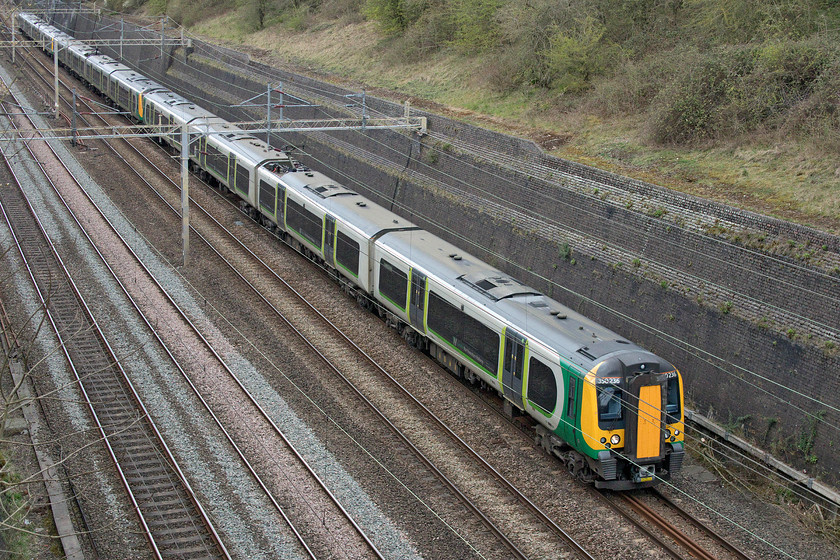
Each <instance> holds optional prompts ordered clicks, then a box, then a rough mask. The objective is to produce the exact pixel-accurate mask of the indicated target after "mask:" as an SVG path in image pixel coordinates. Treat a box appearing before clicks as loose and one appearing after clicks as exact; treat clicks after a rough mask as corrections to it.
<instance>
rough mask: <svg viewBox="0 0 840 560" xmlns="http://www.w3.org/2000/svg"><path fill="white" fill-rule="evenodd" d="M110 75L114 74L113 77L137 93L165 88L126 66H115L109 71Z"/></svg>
mask: <svg viewBox="0 0 840 560" xmlns="http://www.w3.org/2000/svg"><path fill="white" fill-rule="evenodd" d="M115 62H116V61H115ZM118 64H119V63H118ZM111 75H116V76H115V77H116V78H117V79H119V81H120V82H121V83H123V84H125V85H126V86H127V87H129V88H131V89H132V90H134V91H136V92H137V93H145V92H147V91H151V90H159V89H165V88H164V87H163V86H162V85H160V84H159V83H157V82H156V81H154V80H152V79H151V78H147V77H146V76H144V75H143V74H140V73H139V72H135V71H134V70H132V69H130V68H128V67H126V68H124V69H123V68H117V69H115V70H114V71H113V72H111Z"/></svg>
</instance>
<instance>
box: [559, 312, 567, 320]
mask: <svg viewBox="0 0 840 560" xmlns="http://www.w3.org/2000/svg"><path fill="white" fill-rule="evenodd" d="M557 318H558V319H565V318H566V314H565V313H558V314H557Z"/></svg>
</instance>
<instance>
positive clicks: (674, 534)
mask: <svg viewBox="0 0 840 560" xmlns="http://www.w3.org/2000/svg"><path fill="white" fill-rule="evenodd" d="M128 144H129V145H130V144H131V143H128ZM132 148H133V146H132ZM133 149H135V148H133ZM138 153H139V152H138ZM172 184H173V186H176V187H177V185H176V182H174V181H173V182H172ZM193 207H194V208H195V207H196V206H195V205H194V206H193ZM202 211H203V209H202ZM173 212H176V213H177V210H176V209H175V208H173ZM208 216H209V214H208ZM218 227H220V228H221V225H220V224H219V225H218ZM227 233H228V234H229V235H230V238H231V239H233V240H236V241H237V242H238V240H237V239H236V236H234V235H233V234H231V233H230V232H227ZM254 256H255V255H254ZM255 257H256V256H255ZM258 260H259V259H258ZM231 267H232V268H233V267H234V265H232V264H231ZM268 271H269V268H268V267H266V268H265V269H264V272H268ZM281 281H282V280H281ZM255 292H257V293H259V289H258V288H255ZM302 299H304V298H302ZM267 303H268V302H267ZM316 313H318V314H319V315H322V314H321V313H320V312H317V311H316ZM322 317H323V315H322ZM324 320H325V321H327V322H329V321H328V320H327V319H326V318H325V317H324ZM332 328H334V329H336V330H337V328H336V327H335V326H334V325H332ZM341 336H345V335H343V334H342V335H341ZM348 340H349V338H348ZM377 367H378V366H377ZM380 369H381V368H380ZM381 373H382V374H385V375H387V372H384V370H383V371H382V372H381ZM348 383H350V382H349V381H348ZM394 383H396V384H397V385H399V384H398V383H397V382H396V380H394ZM418 405H419V406H420V407H422V404H419V403H418ZM438 421H439V420H438ZM452 435H453V436H454V434H452ZM454 438H457V436H454ZM488 470H490V471H492V470H494V469H493V468H492V467H489V465H488ZM444 476H445V475H444ZM525 499H526V500H527V498H525ZM623 499H626V500H627V501H626V502H625V506H626V508H630V509H632V510H633V511H635V512H636V513H637V514H641V513H642V512H650V511H652V510H651V508H650V507H648V506H647V505H645V504H644V503H642V502H641V501H639V500H636V499H635V498H629V497H628V498H623ZM663 499H664V498H663ZM534 507H535V506H534ZM537 509H538V508H537ZM535 514H536V515H537V516H539V513H538V512H535ZM646 515H647V514H646ZM682 515H683V517H686V516H687V515H688V514H685V513H684V512H683V514H682ZM628 517H629V516H628ZM657 518H658V519H660V520H664V518H663V516H662V515H659V514H656V513H651V514H650V515H649V519H650V520H655V519H657ZM694 523H697V522H694ZM696 527H697V528H698V530H699V529H701V527H702V525H696ZM662 530H663V531H665V533H666V534H667V535H668V537H667V538H670V539H673V540H674V541H676V542H677V543H678V544H677V548H676V549H675V548H674V547H673V546H672V545H670V544H668V543H667V542H666V541H665V540H664V539H662V537H651V538H654V539H655V540H657V542H659V543H660V545H661V546H663V548H664V549H666V550H669V554H671V555H672V556H674V557H675V558H683V557H694V558H720V557H721V556H715V555H714V554H715V553H709V552H706V551H705V550H704V549H703V547H702V546H700V545H698V544H696V543H694V542H693V541H692V539H691V538H690V537H687V536H685V535H684V534H682V532H681V531H680V530H679V529H674V528H670V529H662ZM702 530H703V531H706V532H709V530H708V529H705V528H703V529H702ZM709 534H714V533H713V531H712V532H709ZM717 539H718V541H719V543H720V544H719V546H720V547H721V549H723V550H725V551H727V552H728V553H729V554H731V555H732V557H733V558H748V557H747V556H745V555H743V553H740V552H739V551H738V550H737V549H735V548H734V547H732V546H731V545H728V544H727V543H726V541H725V540H723V539H721V538H720V537H717ZM681 549H684V550H687V551H688V556H685V553H683V552H680V550H681ZM511 550H514V549H511ZM579 554H581V555H583V554H588V553H585V551H582V552H579ZM520 557H526V556H520ZM583 557H589V556H588V555H587V556H583Z"/></svg>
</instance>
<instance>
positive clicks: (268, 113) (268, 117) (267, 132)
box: [265, 84, 271, 148]
mask: <svg viewBox="0 0 840 560" xmlns="http://www.w3.org/2000/svg"><path fill="white" fill-rule="evenodd" d="M266 96H267V99H268V101H267V104H266V113H265V115H266V116H265V120H266V125H265V143H266V144H268V147H269V148H270V147H271V84H268V92H267V94H266Z"/></svg>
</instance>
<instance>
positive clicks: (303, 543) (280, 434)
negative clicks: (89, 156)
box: [33, 65, 382, 559]
mask: <svg viewBox="0 0 840 560" xmlns="http://www.w3.org/2000/svg"><path fill="white" fill-rule="evenodd" d="M42 68H43V69H44V70H45V71H48V69H46V68H45V67H43V65H42ZM33 70H35V69H34V68H33ZM36 74H37V75H38V76H39V77H41V79H43V76H41V74H40V73H39V72H37V71H36ZM62 85H63V84H62ZM65 87H66V86H65ZM61 100H62V102H64V103H65V105H66V104H67V100H66V99H65V98H64V97H62V99H61ZM91 112H92V113H94V111H91ZM100 118H101V117H100ZM127 144H128V145H129V146H131V144H130V143H127ZM105 145H107V146H108V147H109V148H110V149H111V150H113V152H114V154H116V155H117V156H118V157H120V158H121V159H122V157H121V156H120V155H119V154H118V153H117V151H116V150H114V149H113V147H112V146H110V143H108V142H105ZM131 148H132V149H135V148H134V147H133V146H131ZM138 153H139V152H138ZM123 161H124V163H125V164H126V165H127V166H128V167H129V168H130V169H131V171H132V172H134V173H135V174H136V175H137V177H138V178H139V179H140V180H141V181H142V182H143V183H145V184H147V186H148V187H149V188H153V187H152V186H151V185H149V184H148V182H147V181H146V180H145V178H144V177H143V175H142V174H141V173H139V172H138V171H137V170H135V169H133V168H131V166H130V165H129V164H128V162H127V161H125V160H123ZM85 196H87V194H86V193H85ZM88 199H89V197H88ZM89 200H90V199H89ZM91 203H92V204H93V201H91ZM97 210H98V208H97ZM109 225H110V223H109ZM123 243H125V245H126V247H128V244H127V243H126V242H125V240H123ZM129 251H131V250H130V248H129ZM132 254H133V252H132ZM135 258H136V255H135ZM137 261H138V264H139V265H140V266H141V267H142V268H143V269H145V271H146V273H147V274H148V275H149V277H150V278H151V280H152V282H154V283H155V284H156V285H157V287H158V288H159V289H160V291H161V293H162V294H163V295H164V296H165V297H166V299H167V300H168V302H169V303H170V304H171V305H172V307H173V308H174V309H175V310H176V311H177V313H178V314H179V315H180V316H181V317H182V319H183V321H184V322H185V323H186V324H187V325H188V328H189V329H191V330H192V331H193V333H194V334H195V336H197V337H198V338H199V339H200V340H201V341H202V343H203V344H205V345H206V347H207V348H208V349H209V350H210V352H211V353H212V354H213V355H214V356H215V358H216V359H217V360H218V363H219V365H220V367H222V368H223V369H224V370H225V371H226V372H227V373H228V375H229V376H230V378H231V379H232V380H233V381H234V382H235V383H236V385H237V386H238V387H239V389H240V390H241V391H242V393H243V394H242V399H241V400H242V401H244V402H249V403H251V404H252V405H253V407H254V408H255V414H257V415H261V416H262V418H263V419H264V420H265V421H266V422H267V423H268V424H269V425H270V426H269V429H270V431H272V432H273V433H275V434H276V435H277V436H278V437H279V438H281V439H282V440H283V442H284V443H285V445H286V446H287V447H288V449H289V451H290V452H291V454H292V455H294V459H295V460H296V461H297V462H298V463H299V464H300V465H301V466H302V467H303V468H304V469H305V470H306V471H307V472H308V473H309V475H310V476H311V477H312V479H313V481H314V483H315V486H317V487H320V488H321V490H322V491H323V492H324V494H325V495H326V496H327V497H328V499H329V500H330V501H332V502H333V504H334V506H335V508H336V510H337V511H338V512H339V514H340V516H342V517H344V518H345V519H346V522H347V524H348V525H350V526H352V530H353V531H355V532H356V533H357V534H358V535H359V537H360V539H361V540H362V541H363V542H364V543H365V544H366V546H367V548H368V551H369V552H370V553H371V554H372V555H373V556H374V557H377V558H380V559H381V558H382V554H381V553H380V552H379V551H378V550H377V548H376V546H375V545H374V544H373V541H372V540H371V538H370V537H369V536H368V535H366V534H365V532H364V530H363V529H362V528H361V527H360V526H359V525H358V524H357V523H356V522H355V521H354V520H353V518H352V516H351V515H350V514H349V512H348V511H347V510H346V509H345V508H344V506H342V504H341V503H339V501H338V499H337V498H336V497H335V495H334V494H333V493H332V492H331V491H330V490H329V489H328V488H327V486H326V484H325V483H324V481H323V480H322V479H321V478H320V477H319V476H318V475H317V474H316V473H315V470H314V468H313V467H312V466H311V465H309V464H308V462H307V461H306V460H305V459H304V457H303V456H302V455H301V454H300V453H299V452H298V451H297V450H296V449H295V448H294V446H293V445H292V443H291V442H290V441H289V440H288V439H287V438H286V436H285V435H284V434H283V432H282V431H281V429H280V428H279V426H277V424H276V423H275V422H274V421H273V420H272V419H271V418H270V417H269V415H268V414H267V413H266V411H264V410H263V409H262V407H261V406H260V404H259V403H258V402H257V400H256V398H254V397H253V396H252V395H251V394H250V392H249V391H248V390H247V389H246V388H245V386H244V384H243V383H242V382H241V381H240V380H239V378H238V377H237V375H236V374H235V373H234V372H233V371H232V370H231V369H230V368H229V367H228V366H227V364H226V363H225V362H224V361H223V360H222V358H221V357H220V356H219V355H218V354H217V353H216V351H215V350H213V349H212V346H211V345H210V343H209V342H208V341H207V340H206V339H205V338H204V337H203V335H202V334H201V333H200V332H199V330H198V328H197V327H196V326H195V325H194V324H193V323H192V322H191V321H190V320H189V318H188V317H187V315H186V313H184V312H183V311H182V310H181V309H180V308H179V307H178V306H177V304H176V303H175V302H174V300H172V299H171V298H170V297H169V296H168V295H167V294H166V293H165V291H164V289H163V287H162V286H160V284H158V283H157V281H156V280H155V279H154V278H153V276H152V274H151V272H150V271H148V269H146V268H145V266H144V265H143V264H142V263H141V262H140V261H139V259H137ZM129 297H130V296H129ZM134 305H135V307H136V308H138V312H140V310H139V307H138V306H137V304H136V303H135V304H134ZM144 320H145V321H146V323H147V325H148V326H149V328H150V329H152V331H154V328H153V327H152V325H151V324H150V323H149V321H148V320H147V319H145V317H144ZM155 336H156V337H158V340H160V337H159V336H158V335H157V334H156V333H155ZM161 344H163V342H162V341H161ZM164 347H165V345H164ZM167 353H169V351H168V349H167ZM169 355H170V357H171V358H172V360H173V361H174V362H175V363H176V366H177V367H178V369H179V371H180V372H181V374H182V375H183V376H184V378H185V379H186V381H187V382H188V384H189V385H190V386H191V388H192V389H193V390H194V391H195V392H196V394H197V396H198V398H199V399H200V401H201V402H202V404H203V405H204V406H205V408H206V409H207V410H208V412H209V414H210V415H211V416H212V417H213V420H214V421H215V422H216V424H217V425H218V426H219V429H220V430H221V431H222V433H223V434H224V436H225V438H226V439H227V440H228V442H229V443H230V444H231V445H232V446H233V448H234V449H235V452H236V453H237V454H238V455H239V457H240V459H241V460H242V461H243V464H244V465H245V468H246V469H247V470H248V471H249V472H250V473H251V474H252V476H253V477H254V478H255V480H256V481H257V484H258V485H259V486H260V487H261V488H262V489H263V491H264V492H265V493H266V495H267V496H268V497H269V500H270V501H271V502H272V503H273V504H274V506H275V508H276V509H277V511H278V513H279V514H280V515H281V516H282V517H283V519H284V520H285V522H286V523H287V524H288V525H289V527H290V530H291V531H292V532H293V533H294V536H295V538H296V539H297V540H298V542H299V543H300V545H301V546H302V547H303V549H304V550H305V553H306V554H307V555H308V556H309V557H311V558H313V559H314V558H316V557H317V556H316V553H315V552H313V551H312V550H311V549H310V547H309V545H308V544H307V542H306V537H304V536H303V535H302V534H301V533H300V532H299V531H298V529H297V528H296V527H295V525H294V523H293V521H292V520H291V519H290V518H289V517H288V515H287V514H286V513H285V511H284V510H283V508H282V507H281V505H280V504H279V502H278V500H277V499H276V498H275V497H274V496H273V495H272V493H271V490H270V489H269V488H268V485H267V484H266V481H264V480H263V479H262V478H261V477H260V475H259V474H258V473H257V471H256V469H255V468H254V467H253V466H252V465H251V464H250V462H249V461H248V459H247V457H246V456H245V452H243V451H242V449H241V448H240V447H239V446H238V445H237V444H236V442H235V441H234V437H233V436H232V435H231V434H230V433H229V431H228V430H227V429H225V428H224V426H223V425H222V421H221V420H220V419H219V417H218V416H217V415H216V414H215V413H214V411H213V410H212V408H211V406H210V405H209V404H208V402H207V400H205V398H204V396H203V395H202V394H201V393H200V391H199V390H198V388H197V387H196V386H195V385H194V384H193V383H192V381H191V380H190V378H189V376H188V374H187V373H186V372H185V371H184V369H183V368H182V367H181V366H180V365H178V364H177V360H175V358H174V356H172V354H171V353H169ZM231 398H233V396H231Z"/></svg>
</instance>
